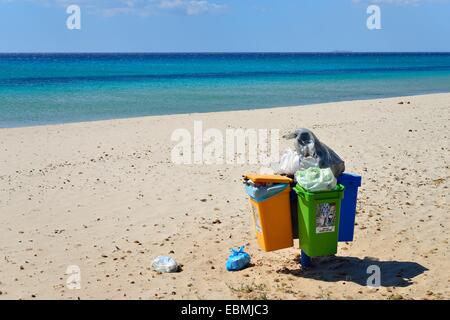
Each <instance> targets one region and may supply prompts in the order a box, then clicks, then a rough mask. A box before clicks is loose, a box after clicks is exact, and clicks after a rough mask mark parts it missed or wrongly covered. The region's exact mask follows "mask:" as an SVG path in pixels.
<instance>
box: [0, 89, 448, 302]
mask: <svg viewBox="0 0 450 320" xmlns="http://www.w3.org/2000/svg"><path fill="white" fill-rule="evenodd" d="M195 120H199V121H203V124H204V126H205V128H218V129H220V130H225V129H226V128H269V129H271V128H274V129H280V134H286V133H288V132H290V131H292V130H294V129H296V128H299V127H306V128H310V129H311V130H313V131H314V132H315V133H316V134H317V135H318V136H319V138H320V139H321V140H322V141H324V142H325V143H326V144H327V145H329V146H330V147H332V148H333V149H334V150H335V151H336V152H337V153H338V154H339V155H340V156H341V157H342V158H343V159H344V160H345V161H346V167H347V171H349V172H355V173H359V174H360V175H362V177H363V185H362V187H361V189H360V194H359V203H358V209H357V217H356V223H357V225H356V227H355V240H354V242H352V243H341V244H340V245H339V250H338V254H337V255H336V256H335V257H327V258H320V259H317V261H315V266H314V268H312V269H311V270H309V271H302V270H301V269H300V266H299V264H298V256H299V249H298V248H290V249H285V250H281V251H276V252H271V253H264V252H262V251H261V250H260V249H259V248H258V245H257V243H256V239H255V234H254V230H253V222H252V218H251V215H250V213H249V205H248V200H247V197H246V195H245V192H244V190H243V186H242V183H241V175H242V174H244V173H249V172H255V171H258V170H259V166H255V165H249V164H248V165H226V164H224V165H195V164H193V165H176V164H173V163H172V161H171V150H172V148H173V146H174V144H175V143H174V142H172V141H171V139H170V138H171V134H172V132H173V131H174V130H175V129H177V128H186V129H188V130H190V131H192V128H193V122H194V121H195ZM449 120H450V93H445V94H430V95H423V96H413V97H397V98H388V99H376V100H364V101H351V102H337V103H327V104H320V105H313V106H301V107H283V108H273V109H259V110H248V111H230V112H217V113H203V114H187V115H171V116H153V117H142V118H131V119H122V120H110V121H96V122H84V123H74V124H63V125H51V126H39V127H26V128H11V129H0V150H1V153H0V253H1V256H0V299H78V298H79V299H235V298H239V299H449V298H450V274H449V270H450V258H449V252H450V245H449V235H450V232H449V228H450V215H449V212H450V204H449V200H448V199H449V197H448V194H449V186H450V168H449V165H450V164H449V162H450V153H449V145H450V144H449V131H450V130H449ZM291 146H292V141H288V140H282V141H281V146H280V147H281V148H280V149H281V150H284V149H285V148H287V147H291ZM244 244H245V245H246V251H247V252H248V253H249V254H250V255H251V258H252V266H251V267H250V268H247V269H245V270H243V271H240V272H235V273H231V272H227V271H226V270H225V261H226V259H227V257H228V255H229V249H230V248H231V247H237V246H240V245H244ZM158 255H170V256H172V257H174V258H175V259H176V260H177V261H178V262H179V263H180V264H182V271H181V272H179V273H173V274H158V273H156V272H154V271H153V270H152V269H151V261H152V260H153V258H154V257H156V256H158ZM371 264H376V265H378V266H380V268H381V278H382V280H381V281H382V286H381V287H379V288H369V287H367V286H366V279H367V277H368V274H367V273H366V269H367V266H368V265H371ZM71 265H76V266H79V268H80V271H81V289H79V290H70V289H68V288H67V286H66V280H67V277H68V275H67V274H66V270H67V267H68V266H71Z"/></svg>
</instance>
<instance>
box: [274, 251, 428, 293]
mask: <svg viewBox="0 0 450 320" xmlns="http://www.w3.org/2000/svg"><path fill="white" fill-rule="evenodd" d="M296 261H298V259H297V260H296ZM370 265H377V266H379V267H380V273H381V286H382V287H393V286H395V287H407V286H409V285H411V284H412V279H413V278H414V277H416V276H418V275H420V274H422V273H423V272H425V271H427V270H428V269H427V268H425V267H423V266H422V265H420V264H418V263H416V262H408V261H379V260H377V259H376V258H370V257H366V258H364V259H359V258H354V257H339V256H331V257H317V258H314V259H313V260H312V264H311V267H310V268H308V269H302V268H301V267H300V265H299V266H298V268H296V269H289V268H282V269H280V270H278V271H277V272H278V273H280V274H291V275H294V276H296V277H302V278H309V279H315V280H321V281H326V282H337V281H346V282H354V283H357V284H359V285H361V286H366V285H367V279H368V278H369V277H370V275H371V274H372V272H371V273H367V267H368V266H370Z"/></svg>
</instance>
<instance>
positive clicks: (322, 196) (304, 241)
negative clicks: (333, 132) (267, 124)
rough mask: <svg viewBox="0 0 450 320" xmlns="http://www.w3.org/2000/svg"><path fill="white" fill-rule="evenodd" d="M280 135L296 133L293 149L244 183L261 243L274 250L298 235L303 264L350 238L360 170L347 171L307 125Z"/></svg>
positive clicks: (290, 135) (265, 247) (350, 239)
mask: <svg viewBox="0 0 450 320" xmlns="http://www.w3.org/2000/svg"><path fill="white" fill-rule="evenodd" d="M284 137H285V138H287V139H295V140H294V146H295V150H293V149H287V150H286V151H285V152H284V153H283V154H282V156H281V159H280V161H279V162H278V163H272V164H271V165H270V166H269V167H264V168H261V170H260V172H261V173H262V174H260V175H256V174H254V175H246V176H244V183H245V184H246V186H245V188H246V192H247V194H248V196H249V198H250V204H251V207H252V212H253V218H254V226H255V230H256V237H257V240H258V244H259V246H260V247H261V248H262V249H263V250H264V251H274V250H278V249H283V248H289V247H292V246H293V245H294V242H293V240H294V239H298V241H299V247H300V249H301V255H300V263H301V265H302V267H305V268H307V267H309V266H310V264H311V261H312V258H314V257H319V256H328V255H334V254H336V253H337V247H338V242H339V241H353V234H354V225H355V215H356V202H357V197H358V188H359V187H360V186H361V176H359V175H357V174H352V173H346V172H345V162H344V160H342V159H341V158H340V157H339V155H338V154H337V153H336V152H334V150H332V149H331V148H330V147H328V146H327V145H326V144H324V143H323V142H321V141H320V140H319V139H318V138H317V136H316V135H315V134H314V133H313V132H311V131H310V130H308V129H305V128H302V129H298V130H295V131H294V132H292V133H290V134H288V135H285V136H284ZM294 181H295V182H294Z"/></svg>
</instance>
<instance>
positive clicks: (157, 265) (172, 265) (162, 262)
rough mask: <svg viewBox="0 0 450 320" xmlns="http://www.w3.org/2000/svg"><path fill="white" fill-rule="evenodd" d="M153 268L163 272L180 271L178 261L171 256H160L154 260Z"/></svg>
mask: <svg viewBox="0 0 450 320" xmlns="http://www.w3.org/2000/svg"><path fill="white" fill-rule="evenodd" d="M152 268H153V270H155V271H157V272H162V273H168V272H178V271H179V266H178V263H177V262H176V261H175V260H174V259H172V258H171V257H166V256H158V257H156V258H155V259H154V260H153V262H152Z"/></svg>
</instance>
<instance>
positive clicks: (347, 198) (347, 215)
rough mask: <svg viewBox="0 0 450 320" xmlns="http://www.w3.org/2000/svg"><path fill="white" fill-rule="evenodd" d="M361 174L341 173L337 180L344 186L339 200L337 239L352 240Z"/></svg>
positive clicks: (342, 240)
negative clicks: (342, 196) (339, 213)
mask: <svg viewBox="0 0 450 320" xmlns="http://www.w3.org/2000/svg"><path fill="white" fill-rule="evenodd" d="M361 180H362V179H361V176H360V175H357V174H354V173H346V172H344V173H343V174H341V175H340V176H339V177H338V179H337V181H338V183H339V184H342V185H343V186H344V187H345V190H344V199H342V202H341V218H340V223H339V238H338V239H339V241H341V242H347V241H353V233H354V230H355V215H356V201H357V198H358V188H359V187H360V186H361Z"/></svg>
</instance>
